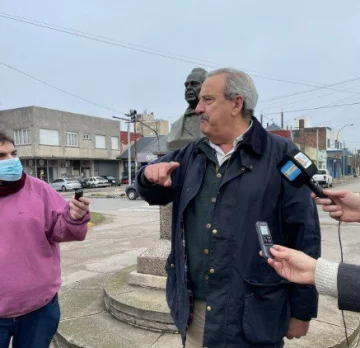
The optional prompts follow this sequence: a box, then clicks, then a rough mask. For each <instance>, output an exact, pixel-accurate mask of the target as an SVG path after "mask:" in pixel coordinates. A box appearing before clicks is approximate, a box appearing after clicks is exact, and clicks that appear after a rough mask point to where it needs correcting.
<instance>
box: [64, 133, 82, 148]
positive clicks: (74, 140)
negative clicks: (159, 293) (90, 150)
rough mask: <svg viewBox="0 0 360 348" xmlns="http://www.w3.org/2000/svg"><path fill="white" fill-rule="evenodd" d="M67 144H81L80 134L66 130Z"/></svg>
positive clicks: (75, 145)
mask: <svg viewBox="0 0 360 348" xmlns="http://www.w3.org/2000/svg"><path fill="white" fill-rule="evenodd" d="M66 146H74V147H77V146H79V141H78V134H77V133H74V132H66Z"/></svg>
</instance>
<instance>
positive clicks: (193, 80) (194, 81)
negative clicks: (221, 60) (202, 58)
mask: <svg viewBox="0 0 360 348" xmlns="http://www.w3.org/2000/svg"><path fill="white" fill-rule="evenodd" d="M206 78H207V71H206V70H204V69H203V68H194V69H193V70H192V71H191V73H190V74H189V76H188V77H187V79H186V81H185V100H186V101H187V102H188V104H189V106H190V107H191V108H192V109H195V108H196V106H197V104H198V102H199V93H200V90H201V86H202V84H203V82H204V81H205V80H206Z"/></svg>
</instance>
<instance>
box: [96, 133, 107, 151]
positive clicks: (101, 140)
mask: <svg viewBox="0 0 360 348" xmlns="http://www.w3.org/2000/svg"><path fill="white" fill-rule="evenodd" d="M95 148H96V149H106V137H105V135H95Z"/></svg>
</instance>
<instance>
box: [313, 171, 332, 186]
mask: <svg viewBox="0 0 360 348" xmlns="http://www.w3.org/2000/svg"><path fill="white" fill-rule="evenodd" d="M313 179H314V180H315V181H316V182H317V183H318V184H319V185H321V186H323V187H332V185H333V177H332V176H331V174H330V173H329V171H328V170H327V169H319V170H318V172H317V173H316V174H315V175H314V176H313Z"/></svg>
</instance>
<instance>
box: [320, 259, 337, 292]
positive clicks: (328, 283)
mask: <svg viewBox="0 0 360 348" xmlns="http://www.w3.org/2000/svg"><path fill="white" fill-rule="evenodd" d="M338 270H339V264H338V263H337V262H331V261H327V260H324V259H322V258H319V259H318V260H317V262H316V269H315V285H316V289H317V291H318V292H319V293H320V294H323V295H329V296H333V297H338V288H337V275H338Z"/></svg>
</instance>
